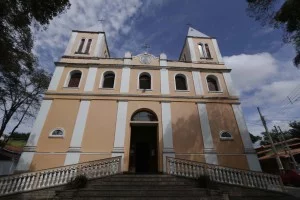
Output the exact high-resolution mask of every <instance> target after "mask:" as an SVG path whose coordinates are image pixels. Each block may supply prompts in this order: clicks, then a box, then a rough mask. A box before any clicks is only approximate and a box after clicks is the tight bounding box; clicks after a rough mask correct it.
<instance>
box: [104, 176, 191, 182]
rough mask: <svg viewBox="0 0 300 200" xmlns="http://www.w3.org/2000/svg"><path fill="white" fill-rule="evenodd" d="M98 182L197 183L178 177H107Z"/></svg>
mask: <svg viewBox="0 0 300 200" xmlns="http://www.w3.org/2000/svg"><path fill="white" fill-rule="evenodd" d="M98 181H101V182H105V181H109V182H112V181H116V182H121V181H127V182H128V181H130V182H136V181H156V182H157V181H168V182H171V181H175V182H176V181H195V180H194V179H178V178H177V177H111V178H109V177H106V178H102V179H98Z"/></svg>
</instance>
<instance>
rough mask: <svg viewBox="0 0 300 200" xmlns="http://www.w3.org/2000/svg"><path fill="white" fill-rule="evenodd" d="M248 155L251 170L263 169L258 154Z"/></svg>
mask: <svg viewBox="0 0 300 200" xmlns="http://www.w3.org/2000/svg"><path fill="white" fill-rule="evenodd" d="M246 157H247V161H248V166H249V169H250V170H251V171H259V172H261V171H262V170H261V166H260V163H259V161H258V158H257V155H256V154H246Z"/></svg>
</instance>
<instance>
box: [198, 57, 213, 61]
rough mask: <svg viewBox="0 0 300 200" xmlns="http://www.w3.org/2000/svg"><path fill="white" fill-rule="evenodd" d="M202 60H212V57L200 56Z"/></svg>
mask: <svg viewBox="0 0 300 200" xmlns="http://www.w3.org/2000/svg"><path fill="white" fill-rule="evenodd" d="M200 59H202V60H213V58H207V57H200Z"/></svg>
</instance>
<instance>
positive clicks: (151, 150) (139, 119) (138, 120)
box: [129, 109, 158, 173]
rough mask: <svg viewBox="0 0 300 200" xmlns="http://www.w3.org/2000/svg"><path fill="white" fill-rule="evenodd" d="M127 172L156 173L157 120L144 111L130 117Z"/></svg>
mask: <svg viewBox="0 0 300 200" xmlns="http://www.w3.org/2000/svg"><path fill="white" fill-rule="evenodd" d="M130 125H131V135H130V154H129V171H130V172H132V173H155V172H157V171H158V148H157V147H158V132H157V130H158V119H157V116H156V114H155V113H154V112H152V111H150V110H146V109H142V110H138V111H136V112H135V113H134V114H133V115H132V117H131V123H130Z"/></svg>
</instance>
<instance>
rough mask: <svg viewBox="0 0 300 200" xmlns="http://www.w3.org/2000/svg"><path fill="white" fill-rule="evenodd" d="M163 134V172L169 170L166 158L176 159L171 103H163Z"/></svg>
mask: <svg viewBox="0 0 300 200" xmlns="http://www.w3.org/2000/svg"><path fill="white" fill-rule="evenodd" d="M161 115H162V133H163V170H164V172H165V171H166V169H167V166H166V157H167V156H168V157H175V151H174V146H173V130H172V114H171V103H169V102H161Z"/></svg>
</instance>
